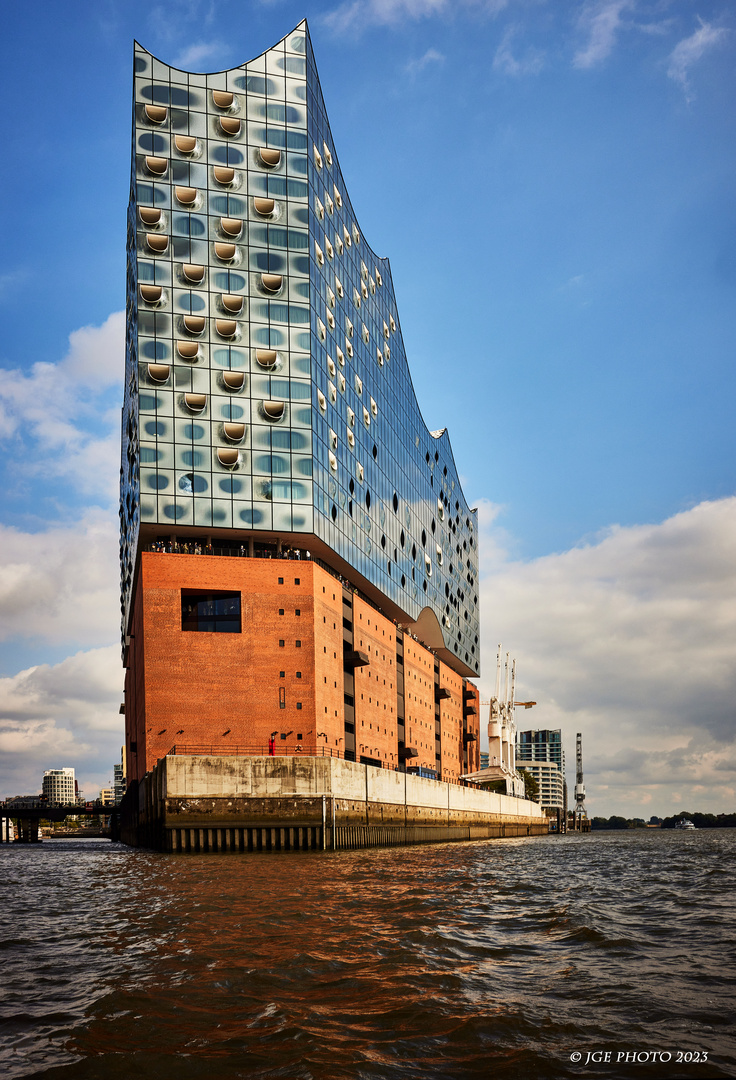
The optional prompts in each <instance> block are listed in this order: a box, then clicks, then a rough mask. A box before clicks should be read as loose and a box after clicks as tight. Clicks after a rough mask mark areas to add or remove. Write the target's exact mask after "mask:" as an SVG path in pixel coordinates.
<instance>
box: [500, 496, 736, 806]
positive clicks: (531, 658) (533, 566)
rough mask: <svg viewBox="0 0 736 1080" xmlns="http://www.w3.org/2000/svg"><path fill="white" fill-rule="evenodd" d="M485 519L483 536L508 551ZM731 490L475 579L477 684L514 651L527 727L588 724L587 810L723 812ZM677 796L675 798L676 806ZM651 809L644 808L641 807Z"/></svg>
mask: <svg viewBox="0 0 736 1080" xmlns="http://www.w3.org/2000/svg"><path fill="white" fill-rule="evenodd" d="M495 530H496V524H495V520H494V519H493V518H492V519H491V521H490V523H487V524H486V525H485V527H484V530H483V531H484V535H483V537H482V538H481V540H482V546H481V551H483V549H484V546H487V545H488V543H489V542H490V543H491V545H492V546H493V549H494V550H496V551H498V550H499V547H500V549H501V550H503V547H504V544H505V541H504V539H503V538H502V540H501V543H500V545H499V542H498V540H497V538H496V536H495ZM735 532H736V498H729V499H722V500H720V501H717V502H709V503H702V504H700V505H699V506H696V507H695V508H694V509H692V510H689V511H686V512H683V513H681V514H677V515H676V516H675V517H672V518H670V519H668V520H667V521H665V522H663V523H662V524H659V525H646V526H635V527H628V528H621V527H618V526H617V527H614V528H612V529H610V530H609V531H608V532H607V533H606V534H605V535H604V536H603V537H602V538H601V539H599V540H598V541H597V542H596V543H593V544H589V545H585V546H581V547H577V548H574V549H572V550H571V551H567V552H564V553H562V554H556V555H548V556H545V557H543V558H540V559H536V560H534V561H532V562H527V563H522V562H506V563H500V564H499V563H497V564H496V566H495V569H491V570H490V572H486V574H485V577H484V579H483V581H482V585H481V600H482V611H483V640H484V645H483V671H484V676H483V680H482V688H483V690H484V696H488V694H489V692H490V687H491V681H492V678H493V676H494V673H495V643H496V642H497V641H498V640H503V641H504V648H510V649H511V650H512V653H513V654H514V655H515V656H517V658H518V661H519V695H518V696H519V697H520V699H523V700H527V699H531V700H536V701H537V702H538V703H539V704H538V706H537V708H535V709H534V711H533V712H526V711H525V712H523V713H520V714H518V716H517V722H518V723H520V725H521V726H523V727H535V728H536V727H541V728H555V727H561V728H562V729H563V737H564V740H565V742H566V745H567V751H568V764H570V763H571V761H572V755H573V754H574V740H575V733H576V732H577V731H581V732H582V733H583V740H584V751H585V765H586V783H587V787H588V792H589V810H590V811H591V812H592V813H599V814H604V815H606V816H607V815H610V814H611V813H622V814H625V815H626V816H629V817H631V816H635V815H637V814H638V815H640V816H641V815H642V814H643V811H644V809H645V808H649V811H648V812H649V813H650V814H651V813H671V812H674V811H676V810H679V809H682V808H683V806H686V807H689V808H690V809H703V810H714V811H719V810H726V809H729V808H732V804H733V800H734V798H735V797H736V744H735V740H736V724H735V723H734V721H735V720H736V704H735V703H736V550H735V549H734V544H733V536H734V533H735ZM678 804H679V805H678ZM647 816H648V815H647Z"/></svg>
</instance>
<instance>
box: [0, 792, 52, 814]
mask: <svg viewBox="0 0 736 1080" xmlns="http://www.w3.org/2000/svg"><path fill="white" fill-rule="evenodd" d="M45 805H46V804H45V802H44V800H43V799H42V798H41V796H40V795H14V796H13V797H12V799H6V800H5V806H6V808H7V809H8V810H10V812H11V814H12V813H13V812H14V811H16V810H35V809H37V808H38V807H40V806H45Z"/></svg>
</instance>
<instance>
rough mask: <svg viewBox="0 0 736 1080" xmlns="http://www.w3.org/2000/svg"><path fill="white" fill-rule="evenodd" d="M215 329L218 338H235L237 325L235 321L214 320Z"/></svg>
mask: <svg viewBox="0 0 736 1080" xmlns="http://www.w3.org/2000/svg"><path fill="white" fill-rule="evenodd" d="M215 329H216V330H217V333H218V334H219V335H220V337H224V338H231V337H235V335H236V333H237V331H238V324H237V323H236V321H235V319H215Z"/></svg>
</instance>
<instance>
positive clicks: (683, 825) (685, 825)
mask: <svg viewBox="0 0 736 1080" xmlns="http://www.w3.org/2000/svg"><path fill="white" fill-rule="evenodd" d="M675 828H676V829H695V828H697V826H695V825H693V823H692V821H688V819H687V818H682V819H681V820H680V821H678V822H677V824H676V825H675Z"/></svg>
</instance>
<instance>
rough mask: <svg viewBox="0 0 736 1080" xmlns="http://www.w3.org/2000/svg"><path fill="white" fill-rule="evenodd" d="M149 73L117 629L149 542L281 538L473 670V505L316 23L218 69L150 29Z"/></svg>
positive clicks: (142, 59)
mask: <svg viewBox="0 0 736 1080" xmlns="http://www.w3.org/2000/svg"><path fill="white" fill-rule="evenodd" d="M134 85H135V88H134V105H133V111H134V115H133V144H132V177H131V193H130V204H129V209H128V268H127V341H126V380H125V399H124V408H123V431H122V462H121V502H120V518H121V552H120V554H121V579H122V580H121V610H122V619H123V628H122V629H123V636H124V637H125V635H126V634H128V633H129V627H130V613H131V606H132V593H133V588H134V585H135V574H136V559H137V554H138V552H139V550H141V549H142V548H144V547H145V546H146V545H148V544H150V543H152V542H153V541H155V540H157V539H160V538H161V537H163V536H169V537H170V536H176V537H178V538H181V539H184V538H187V537H191V538H197V539H201V540H202V541H203V542H208V543H209V542H211V543H213V544H217V543H223V542H224V538H228V539H227V543H229V544H241V543H245V544H246V545H247V544H248V542H249V540H253V541H254V542H255V544H256V545H258V544H264V543H268V542H269V540H273V539H274V538H275V537H278V539H279V540H280V541H281V542H282V543H283V544H289V545H293V546H296V547H299V548H300V549H307V550H309V551H310V552H311V554H312V555H313V556H316V557H318V558H320V559H322V560H323V561H324V562H326V563H328V564H329V565H330V566H331V567H332V569H333V570H336V571H337V572H339V573H340V574H342V575H344V576H345V577H346V578H348V579H349V580H351V581H352V582H353V584H355V585H356V586H358V587H359V588H361V589H363V590H364V591H365V592H366V594H367V595H368V596H369V597H370V598H371V599H372V600H373V601H374V602H377V603H379V604H380V606H381V607H382V608H383V609H384V610H385V611H386V613H387V614H388V615H390V616H391V617H392V618H394V619H396V621H398V622H401V623H402V624H404V625H408V626H410V627H411V628H412V631H413V632H414V633H415V634H416V636H417V637H419V638H420V640H422V641H423V642H424V643H425V644H427V645H428V646H429V647H431V648H433V649H434V650H435V651H436V653H437V655H439V656H440V658H442V659H444V660H445V661H446V662H447V663H448V664H449V665H450V666H452V667H453V668H455V670H456V671H458V672H459V673H461V674H462V675H464V676H466V677H468V676H474V675H477V674H478V673H479V670H480V647H479V618H478V546H477V541H478V521H477V513H476V512H475V511H474V510H472V509H471V508H470V507H469V506H468V505H467V502H466V500H465V498H464V495H463V492H462V489H461V486H460V481H459V478H458V474H457V470H456V467H455V462H454V459H453V455H452V449H451V446H450V441H449V437H448V435H447V433H446V431H444V430H442V431H438V432H430V431H428V429H427V427H426V425H425V423H424V421H423V419H422V416H421V413H420V410H419V406H418V403H417V400H416V396H415V394H414V389H413V386H412V382H411V377H410V374H409V368H408V364H407V359H406V354H405V351H404V345H403V341H402V336H401V331H400V326H399V316H398V311H397V307H396V299H395V294H394V288H393V283H392V279H391V270H390V267H389V263H388V260H387V259H384V258H379V257H377V256H376V255H375V253H374V252H373V251H372V250H371V248H370V247H369V246H368V244H367V242H366V240H365V238H364V237H363V234H362V232H361V229H360V227H359V224H358V220H357V217H356V214H355V212H354V210H353V207H352V204H351V202H350V197H349V194H348V191H347V187H346V184H345V180H344V178H343V176H342V173H341V170H340V166H339V162H338V159H337V153H336V150H335V147H334V143H333V140H332V134H331V132H330V127H329V123H328V120H327V114H326V111H325V105H324V101H323V98H322V93H321V89H320V85H319V79H318V75H317V69H316V66H315V62H314V56H313V52H312V46H311V41H310V38H309V32H308V29H307V26H306V22H303V23H301V24H300V25H299V26H298V27H297V28H296V29H295V30H294V31H293V32H292V33H290V34H288V35H287V36H286V37H285V38H284V39H283V40H282V41H280V42H279V43H278V44H277V45H275V46H274V47H273V48H272V49H269V50H268V51H267V52H266V53H264V54H263V55H261V56H259V57H257V58H256V59H254V60H251V61H249V62H248V63H245V64H243V65H241V66H239V67H237V68H234V69H232V70H230V71H224V72H218V73H215V74H207V75H202V74H194V73H191V72H185V71H181V70H178V69H175V68H172V67H169V66H168V65H166V64H164V63H162V62H161V61H159V60H158V59H156V58H155V57H153V56H152V55H151V54H150V53H149V52H147V51H146V50H145V49H143V48H142V47H141V46H140V45H138V44H137V43H136V45H135V84H134ZM250 550H251V551H252V550H253V548H252V546H251V549H250Z"/></svg>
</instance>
